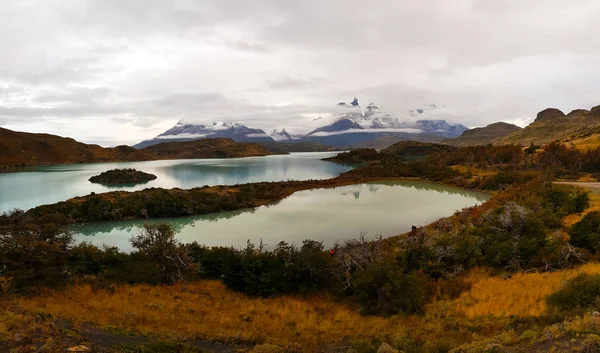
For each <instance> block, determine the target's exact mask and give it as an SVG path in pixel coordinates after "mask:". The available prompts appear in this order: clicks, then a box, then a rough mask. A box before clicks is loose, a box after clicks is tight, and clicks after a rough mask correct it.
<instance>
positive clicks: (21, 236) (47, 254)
mask: <svg viewBox="0 0 600 353" xmlns="http://www.w3.org/2000/svg"><path fill="white" fill-rule="evenodd" d="M7 217H8V218H9V219H10V220H11V221H10V223H9V226H8V227H7V228H4V229H3V230H1V231H0V276H6V277H8V278H11V281H10V285H9V290H10V291H12V292H18V293H32V292H36V291H38V289H40V288H42V287H55V286H59V285H62V284H65V283H66V281H67V280H68V278H69V274H68V271H67V259H68V253H69V248H70V245H71V243H72V236H71V234H70V233H69V232H68V231H66V230H64V229H61V228H60V227H59V226H57V225H55V224H53V223H45V222H39V223H38V222H31V221H30V220H28V219H26V218H25V217H23V214H22V212H20V211H15V212H14V213H12V214H9V215H8V216H7Z"/></svg>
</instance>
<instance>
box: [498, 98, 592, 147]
mask: <svg viewBox="0 0 600 353" xmlns="http://www.w3.org/2000/svg"><path fill="white" fill-rule="evenodd" d="M597 135H600V106H596V107H594V108H592V109H591V110H589V111H588V110H584V109H577V110H574V111H572V112H570V113H569V114H567V115H565V113H563V112H562V111H560V110H558V109H555V108H548V109H545V110H543V111H541V112H539V113H538V114H537V117H536V119H535V121H534V122H533V123H531V124H530V125H529V126H527V127H525V128H523V129H521V130H519V131H515V132H513V133H512V134H510V135H508V136H505V137H503V138H501V139H499V140H497V141H496V142H495V144H511V143H514V144H520V145H524V146H525V145H529V144H530V143H532V142H533V143H535V144H544V143H549V142H552V141H556V140H558V141H563V142H571V141H579V140H584V139H589V138H593V137H597Z"/></svg>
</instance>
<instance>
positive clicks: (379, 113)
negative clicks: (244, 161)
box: [134, 98, 468, 148]
mask: <svg viewBox="0 0 600 353" xmlns="http://www.w3.org/2000/svg"><path fill="white" fill-rule="evenodd" d="M332 109H334V111H335V114H334V115H329V116H327V115H325V116H324V117H316V118H312V119H310V121H308V120H307V121H306V126H305V127H306V128H309V129H313V131H312V132H310V133H308V134H306V135H295V134H293V133H290V132H288V131H286V129H274V130H269V131H272V132H271V133H270V134H267V133H265V131H264V130H262V129H254V128H249V127H247V126H244V125H241V124H236V123H230V122H214V123H211V124H206V125H202V124H192V123H186V122H179V123H177V125H175V126H174V127H172V128H171V129H169V130H167V131H165V132H164V133H162V134H160V135H158V136H156V137H155V138H153V139H151V140H146V141H143V142H141V143H139V144H137V145H135V146H134V147H136V148H143V147H146V146H150V145H154V144H158V143H162V142H173V141H191V140H199V139H203V138H218V137H227V138H231V139H233V140H234V141H237V142H275V141H281V142H286V143H296V142H317V143H320V144H322V145H325V146H334V147H343V148H349V147H357V146H374V145H377V146H380V145H382V144H387V143H393V142H394V141H399V140H417V141H424V142H439V141H441V140H442V139H444V138H454V137H457V136H460V135H461V134H462V133H463V132H464V131H466V130H468V129H467V128H466V127H465V126H463V125H460V124H453V123H449V122H447V121H446V120H443V119H441V118H443V117H446V116H449V114H444V109H445V107H444V106H438V105H435V104H429V105H424V106H421V107H418V108H416V109H411V110H406V111H404V112H400V113H399V114H393V113H389V112H386V111H385V110H384V109H383V108H382V107H380V106H377V105H376V104H374V103H369V104H367V105H366V106H361V105H360V104H359V101H358V99H357V98H354V99H353V100H352V101H351V102H350V103H346V102H340V103H338V104H336V105H335V106H334V107H332ZM415 118H417V119H418V120H415ZM383 137H384V139H383V140H384V141H383V142H381V140H382V139H381V138H383ZM374 140H378V141H379V142H378V143H377V144H373V143H371V142H372V141H374Z"/></svg>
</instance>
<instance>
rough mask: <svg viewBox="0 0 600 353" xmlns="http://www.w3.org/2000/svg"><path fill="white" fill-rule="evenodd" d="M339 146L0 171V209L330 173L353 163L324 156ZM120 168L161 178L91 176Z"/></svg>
mask: <svg viewBox="0 0 600 353" xmlns="http://www.w3.org/2000/svg"><path fill="white" fill-rule="evenodd" d="M336 154H337V152H324V153H319V152H318V153H292V154H290V155H281V156H267V157H250V158H232V159H191V160H167V161H148V162H123V163H92V164H63V165H52V166H41V167H31V168H27V169H25V170H24V171H23V172H19V173H4V174H2V173H0V213H1V212H4V211H8V210H11V209H13V208H21V209H29V208H32V207H35V206H39V205H44V204H50V203H56V202H59V201H64V200H67V199H69V198H72V197H75V196H83V195H87V194H89V193H91V192H95V193H102V192H107V191H115V190H127V191H134V190H142V189H145V188H149V187H161V188H174V187H178V188H182V189H189V188H193V187H197V186H204V185H231V184H244V183H252V182H261V181H282V180H288V179H293V180H307V179H328V178H332V177H336V176H338V175H339V174H341V173H343V172H346V171H348V170H350V169H351V168H350V167H347V166H342V165H339V164H334V163H331V162H324V161H321V159H322V158H326V157H331V156H334V155H336ZM116 168H135V169H137V170H141V171H143V172H147V173H152V174H154V175H156V176H157V177H158V178H157V179H156V180H153V181H151V182H149V183H146V184H142V185H136V186H128V187H123V186H121V187H108V186H102V185H99V184H92V183H91V182H89V181H88V179H89V178H90V177H92V176H94V175H97V174H100V173H102V172H104V171H107V170H110V169H116Z"/></svg>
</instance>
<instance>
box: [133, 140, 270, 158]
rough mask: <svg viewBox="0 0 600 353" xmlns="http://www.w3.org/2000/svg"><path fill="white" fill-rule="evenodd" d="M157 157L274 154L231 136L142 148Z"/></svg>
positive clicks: (223, 156)
mask: <svg viewBox="0 0 600 353" xmlns="http://www.w3.org/2000/svg"><path fill="white" fill-rule="evenodd" d="M141 151H142V152H146V153H149V154H150V155H152V156H154V158H155V159H195V158H240V157H253V156H267V155H270V154H272V153H271V152H269V150H267V149H266V148H265V147H263V146H261V145H259V144H257V143H239V142H235V141H233V140H232V139H229V138H217V139H204V140H196V141H189V142H165V143H160V144H157V145H152V146H149V147H146V148H143V149H141Z"/></svg>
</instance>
